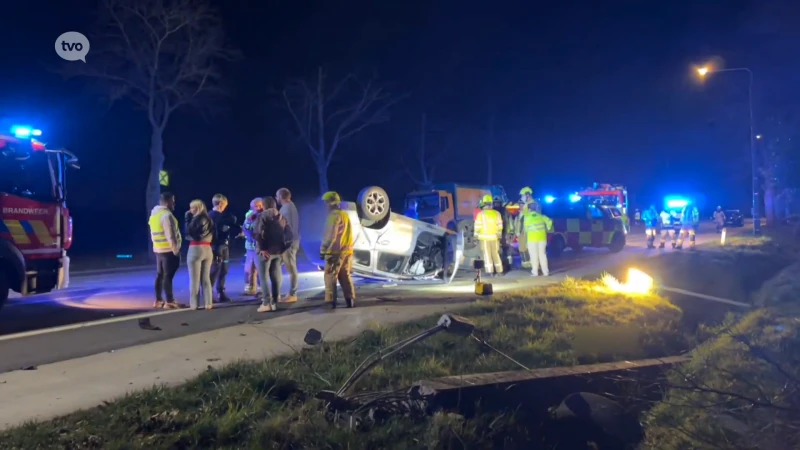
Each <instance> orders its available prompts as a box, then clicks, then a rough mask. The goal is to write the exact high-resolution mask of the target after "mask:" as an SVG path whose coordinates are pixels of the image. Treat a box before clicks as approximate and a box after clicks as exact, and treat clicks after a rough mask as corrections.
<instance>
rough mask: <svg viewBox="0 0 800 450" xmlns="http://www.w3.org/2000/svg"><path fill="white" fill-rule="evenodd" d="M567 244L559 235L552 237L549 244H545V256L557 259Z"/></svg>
mask: <svg viewBox="0 0 800 450" xmlns="http://www.w3.org/2000/svg"><path fill="white" fill-rule="evenodd" d="M566 246H567V243H566V242H565V241H564V237H563V236H561V235H560V234H557V235H555V236H553V238H552V239H551V240H550V242H549V243H548V244H547V256H549V257H550V258H558V257H559V256H561V254H562V253H564V248H566Z"/></svg>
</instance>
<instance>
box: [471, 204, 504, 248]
mask: <svg viewBox="0 0 800 450" xmlns="http://www.w3.org/2000/svg"><path fill="white" fill-rule="evenodd" d="M502 233H503V218H502V217H501V216H500V213H499V212H497V211H495V210H493V209H483V210H481V212H479V213H478V215H477V217H475V237H477V238H478V240H479V241H492V240H497V239H500V234H502Z"/></svg>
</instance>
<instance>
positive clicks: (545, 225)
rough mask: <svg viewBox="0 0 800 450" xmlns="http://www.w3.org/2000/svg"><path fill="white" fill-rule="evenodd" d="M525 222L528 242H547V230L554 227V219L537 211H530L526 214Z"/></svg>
mask: <svg viewBox="0 0 800 450" xmlns="http://www.w3.org/2000/svg"><path fill="white" fill-rule="evenodd" d="M524 223H525V233H526V234H527V235H528V242H546V241H547V231H548V230H552V229H553V221H552V220H550V218H549V217H547V216H545V215H542V214H539V213H537V212H536V211H528V212H527V213H526V214H525V219H524Z"/></svg>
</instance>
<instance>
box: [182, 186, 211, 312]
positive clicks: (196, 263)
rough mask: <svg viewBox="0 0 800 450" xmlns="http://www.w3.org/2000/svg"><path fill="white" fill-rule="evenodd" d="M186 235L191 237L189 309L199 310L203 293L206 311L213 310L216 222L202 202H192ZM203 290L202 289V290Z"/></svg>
mask: <svg viewBox="0 0 800 450" xmlns="http://www.w3.org/2000/svg"><path fill="white" fill-rule="evenodd" d="M185 218H186V235H187V236H188V237H189V254H188V255H187V257H186V259H187V264H188V266H189V295H190V297H189V307H190V308H192V309H199V305H198V303H199V300H200V292H201V290H202V292H203V304H204V306H205V309H211V308H213V301H214V297H213V293H212V291H211V264H212V263H213V262H214V253H213V252H212V250H211V249H212V241H213V240H214V235H215V234H216V233H214V221H213V220H211V216H209V215H208V209H207V208H206V204H205V203H203V201H202V200H192V202H191V203H189V211H186V216H185ZM201 288H202V289H201Z"/></svg>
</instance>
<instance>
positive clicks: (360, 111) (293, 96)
mask: <svg viewBox="0 0 800 450" xmlns="http://www.w3.org/2000/svg"><path fill="white" fill-rule="evenodd" d="M282 94H283V100H284V102H285V104H286V108H287V110H288V111H289V114H290V115H291V117H292V120H293V121H294V123H295V125H296V126H297V134H298V136H299V138H300V139H301V140H302V142H303V143H304V144H305V145H306V146H307V147H308V150H309V151H310V152H311V158H312V159H313V161H314V165H315V166H316V169H317V175H318V176H319V189H320V192H321V193H324V192H327V191H328V188H329V186H328V168H329V167H330V165H331V162H332V161H333V158H334V156H335V155H336V151H337V150H339V146H340V145H341V144H342V142H344V141H346V140H347V139H348V138H350V137H352V136H353V135H355V134H356V133H359V132H360V131H362V130H364V129H365V128H367V127H369V126H371V125H377V124H380V123H384V122H387V121H388V120H389V108H390V107H391V106H392V105H394V104H395V103H397V102H398V101H399V100H400V97H395V96H393V95H391V94H390V93H389V92H387V91H386V90H385V89H384V88H382V87H379V86H378V85H377V83H376V82H375V80H374V79H372V78H370V79H368V80H366V81H363V80H360V79H359V78H358V77H357V76H356V75H355V74H352V73H351V74H348V75H345V76H344V77H343V78H341V79H339V80H338V81H335V82H331V83H329V82H328V76H327V74H326V73H325V71H324V70H323V69H322V67H320V68H319V69H318V70H317V75H316V77H314V78H313V79H312V80H308V81H307V80H293V81H291V82H289V84H288V85H287V86H286V87H285V88H284V90H283V93H282Z"/></svg>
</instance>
